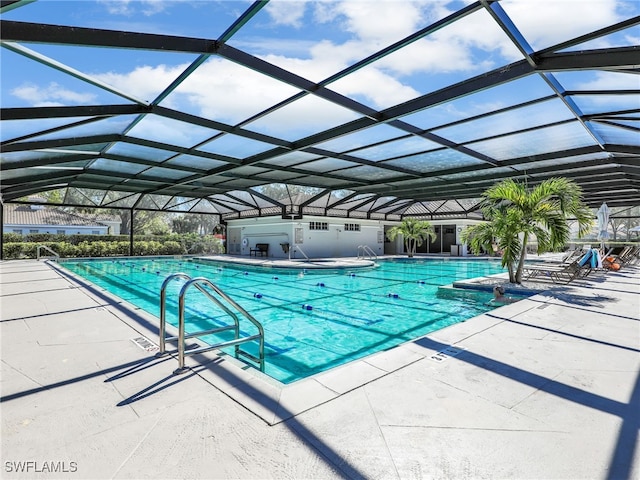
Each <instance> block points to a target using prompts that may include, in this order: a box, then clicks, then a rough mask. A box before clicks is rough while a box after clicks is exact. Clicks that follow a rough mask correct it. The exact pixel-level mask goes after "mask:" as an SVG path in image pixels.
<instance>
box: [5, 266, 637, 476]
mask: <svg viewBox="0 0 640 480" xmlns="http://www.w3.org/2000/svg"><path fill="white" fill-rule="evenodd" d="M0 274H1V278H0V286H1V290H0V299H1V302H2V303H1V309H0V311H1V330H0V333H1V335H2V340H1V342H2V343H1V346H2V352H1V358H2V370H1V374H2V383H1V385H2V399H1V403H0V409H1V410H0V413H1V416H2V453H1V457H2V467H1V468H2V478H16V479H17V478H83V479H84V478H123V479H129V478H225V479H228V478H241V479H263V478H275V479H280V478H292V479H302V478H313V479H316V478H323V479H324V478H383V479H387V478H390V479H393V478H402V479H412V478H450V479H459V478H505V479H507V478H508V479H514V478H517V479H520V478H557V479H567V478H572V479H596V478H598V479H599V478H602V479H604V478H607V479H617V478H620V479H627V478H640V444H639V442H638V429H639V427H640V376H639V372H640V269H639V268H638V267H637V266H629V267H625V268H624V269H623V270H621V271H619V272H611V273H607V274H593V275H590V276H589V277H587V279H584V280H582V279H581V280H579V281H578V280H576V281H574V282H572V283H571V284H569V285H568V286H566V287H563V288H553V289H551V290H549V291H547V292H545V293H544V294H540V295H536V296H534V297H531V298H528V299H526V300H522V301H520V302H518V303H515V304H511V305H507V306H504V307H501V308H499V309H496V310H493V311H491V312H488V313H486V314H484V315H481V316H479V317H475V318H473V319H470V320H468V321H466V322H463V323H460V324H457V325H454V326H451V327H448V328H446V329H443V330H440V331H437V332H434V333H432V334H429V335H427V336H426V337H423V338H421V339H418V340H415V341H413V342H409V343H406V344H404V345H401V346H400V347H397V348H395V349H392V350H389V351H387V352H382V353H380V354H377V355H373V356H371V357H367V358H366V359H364V360H363V361H360V362H357V363H356V364H355V365H348V366H345V367H344V368H342V367H341V368H337V369H335V370H333V371H330V372H327V373H326V374H322V375H319V376H316V377H312V378H311V379H308V381H303V382H297V383H294V384H292V385H290V386H284V387H282V386H280V385H278V384H277V383H276V382H272V381H269V380H265V379H263V378H261V377H260V375H256V374H254V373H253V372H252V371H249V370H247V369H246V368H245V369H242V368H239V367H238V366H237V365H235V364H234V362H233V361H229V360H226V359H224V358H220V357H216V356H215V355H214V354H208V355H203V356H201V357H199V358H193V357H190V358H189V359H188V363H187V365H189V366H191V367H192V370H191V371H190V372H188V373H186V374H184V375H180V376H174V375H172V373H171V372H172V371H173V369H174V368H175V367H176V366H177V362H176V360H175V359H173V358H171V357H166V358H160V359H156V358H155V357H154V350H153V349H154V345H152V344H151V343H149V342H145V341H144V339H147V340H148V341H150V342H153V343H157V322H155V321H154V319H153V318H151V317H149V316H147V315H145V314H143V313H142V312H140V311H139V310H135V309H132V308H130V307H129V306H128V304H126V303H124V302H122V301H119V300H117V299H115V298H113V297H110V296H109V295H106V294H104V292H102V291H100V290H97V289H95V288H92V287H91V286H89V285H83V284H81V283H78V282H77V281H75V280H74V279H72V278H67V277H65V276H64V275H61V274H60V273H59V272H58V271H57V270H56V269H55V266H50V265H49V264H47V263H45V262H37V261H33V260H25V261H5V262H0ZM136 339H137V340H138V341H137V342H136V341H134V340H136Z"/></svg>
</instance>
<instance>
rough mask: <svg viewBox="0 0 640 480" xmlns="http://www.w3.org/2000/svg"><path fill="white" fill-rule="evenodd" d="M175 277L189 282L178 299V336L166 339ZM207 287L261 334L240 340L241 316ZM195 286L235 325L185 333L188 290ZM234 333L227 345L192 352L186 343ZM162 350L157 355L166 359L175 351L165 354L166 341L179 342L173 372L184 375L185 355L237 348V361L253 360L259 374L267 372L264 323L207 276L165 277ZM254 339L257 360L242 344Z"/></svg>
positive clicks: (197, 349)
mask: <svg viewBox="0 0 640 480" xmlns="http://www.w3.org/2000/svg"><path fill="white" fill-rule="evenodd" d="M176 278H183V279H185V280H187V282H186V283H185V284H184V285H183V286H182V288H181V290H180V294H179V299H178V336H175V337H167V336H166V288H167V286H168V285H169V283H170V282H171V281H172V280H173V279H176ZM203 284H204V285H206V286H207V287H209V288H210V289H211V290H213V291H214V292H215V293H216V294H218V295H219V296H220V297H221V298H222V299H223V300H225V301H226V302H227V303H228V304H230V305H231V306H233V307H234V308H235V309H236V310H238V311H239V312H240V313H241V314H242V315H243V316H244V317H245V318H246V319H247V320H249V321H250V322H251V323H253V325H254V326H255V327H256V328H257V329H258V334H256V335H251V336H248V337H244V338H240V320H239V319H238V316H237V315H236V314H235V313H234V312H233V311H231V310H230V309H229V308H228V307H227V306H226V305H225V304H223V303H222V302H221V301H220V300H219V299H218V298H216V297H215V296H214V295H212V294H211V293H210V292H209V291H207V290H206V289H205V288H204V286H203ZM191 286H195V287H196V288H197V289H198V290H199V291H200V292H202V293H203V294H204V295H205V296H207V298H209V299H210V300H211V301H213V302H214V303H215V304H216V305H217V306H218V307H220V308H221V309H222V310H223V311H224V312H225V313H227V314H228V315H229V316H230V317H231V318H232V319H233V321H234V324H233V325H228V326H224V327H217V328H213V329H210V330H201V331H199V332H194V333H190V334H185V321H184V306H185V296H186V293H187V290H188V289H189V288H190V287H191ZM231 329H233V330H234V335H235V339H234V340H229V341H226V342H220V343H217V344H214V345H208V346H204V347H196V348H191V349H189V350H187V349H186V346H185V340H186V339H187V338H193V337H200V336H203V335H209V334H212V333H218V332H222V331H225V330H231ZM159 336H160V341H159V344H160V351H159V352H158V353H157V354H156V356H157V357H161V356H164V355H165V354H167V353H175V352H167V351H166V342H168V341H172V340H178V349H177V353H178V369H176V370H175V371H174V372H173V373H175V374H180V373H184V372H185V371H186V370H188V369H187V368H185V366H184V357H185V356H186V355H193V354H196V353H203V352H207V351H210V350H219V349H221V348H225V347H229V346H235V356H236V358H237V357H238V356H239V355H242V356H244V357H247V358H249V359H250V360H251V361H253V362H255V363H257V364H259V365H260V371H262V372H264V329H263V327H262V324H261V323H260V322H259V321H258V320H256V319H255V318H254V317H253V316H252V315H251V314H249V312H247V311H246V310H245V309H244V308H242V307H241V306H240V305H238V303H236V302H235V301H234V300H233V299H232V298H231V297H229V296H228V295H227V294H225V293H224V292H223V291H222V290H220V288H219V287H218V286H216V285H215V284H213V282H211V281H210V280H209V279H207V278H205V277H196V278H191V277H190V276H189V275H187V274H186V273H182V272H178V273H174V274H171V275H169V276H168V277H167V278H165V280H164V282H163V283H162V288H161V290H160V331H159ZM253 340H259V356H258V357H255V356H254V355H252V354H250V353H248V352H245V351H242V350H240V345H241V344H243V343H246V342H250V341H253Z"/></svg>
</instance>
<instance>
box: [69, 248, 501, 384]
mask: <svg viewBox="0 0 640 480" xmlns="http://www.w3.org/2000/svg"><path fill="white" fill-rule="evenodd" d="M62 265H63V266H64V267H65V268H67V269H68V270H70V271H72V272H73V273H75V274H76V275H78V276H81V277H84V278H86V279H87V280H89V281H90V282H92V283H93V284H95V285H98V286H100V287H103V288H105V289H106V290H107V291H109V292H110V293H112V294H114V295H117V296H118V297H120V298H122V299H124V300H126V301H128V302H130V303H131V304H133V305H135V306H137V307H139V308H142V309H143V310H145V311H146V312H148V313H150V314H152V315H155V316H159V311H160V306H159V297H160V288H161V286H162V282H163V281H164V279H165V278H166V277H167V276H169V275H170V274H172V273H176V272H184V273H187V274H188V275H190V276H191V277H206V278H207V279H209V280H211V281H212V282H213V283H214V284H216V285H217V286H218V287H219V288H220V289H222V290H223V291H224V292H225V293H226V294H227V295H229V296H230V297H232V298H233V299H234V300H235V301H236V302H237V303H238V304H239V305H240V306H242V307H243V308H244V309H245V310H246V311H248V312H249V313H250V314H251V315H252V316H253V317H255V318H256V319H257V320H258V321H259V322H261V323H262V325H263V327H264V331H265V356H266V367H265V373H266V374H267V375H269V376H271V377H273V378H275V379H277V380H279V381H281V382H283V383H290V382H294V381H296V380H299V379H301V378H305V377H308V376H310V375H313V374H316V373H318V372H322V371H325V370H328V369H330V368H332V367H335V366H338V365H342V364H344V363H347V362H350V361H352V360H355V359H358V358H362V357H364V356H367V355H370V354H372V353H375V352H378V351H381V350H386V349H389V348H391V347H394V346H396V345H399V344H401V343H404V342H406V341H409V340H412V339H415V338H417V337H420V336H423V335H425V334H427V333H430V332H433V331H435V330H439V329H441V328H443V327H446V326H449V325H452V324H455V323H458V322H461V321H464V320H466V319H468V318H471V317H474V316H476V315H480V314H481V313H483V312H486V311H488V310H491V309H492V308H493V307H490V306H487V305H486V303H487V302H488V301H489V300H490V299H491V293H490V292H487V293H486V294H480V295H474V296H471V297H469V296H465V297H463V298H460V299H456V298H439V297H438V295H437V292H438V287H439V286H441V285H447V284H451V283H453V282H454V281H458V280H464V279H469V278H474V277H479V276H485V275H491V274H495V273H500V272H503V269H502V268H501V267H500V264H499V263H498V262H490V261H473V260H472V261H467V260H435V259H397V260H382V261H379V262H378V266H376V267H375V268H369V269H357V270H352V271H348V270H344V271H340V270H331V271H327V270H314V271H311V270H307V271H298V270H291V269H275V268H262V267H248V266H241V265H232V264H229V263H224V262H210V261H206V260H197V259H193V260H192V259H169V258H139V259H138V258H134V259H121V260H111V259H109V260H72V261H64V262H63V263H62ZM183 284H184V281H183V280H176V281H175V282H171V283H170V285H169V287H168V289H167V321H168V322H169V323H170V324H172V325H174V326H175V325H177V317H178V315H177V311H178V306H177V298H178V293H179V290H180V288H181V287H182V285H183ZM185 305H186V308H185V320H186V330H187V332H189V331H199V330H208V329H211V328H215V327H216V326H220V325H226V324H228V323H229V321H228V316H226V315H225V314H224V313H223V312H222V311H220V310H219V309H218V308H217V307H216V306H215V305H214V304H213V303H212V302H211V301H210V300H208V299H207V298H206V297H205V296H204V295H203V294H202V293H200V292H198V291H197V290H196V289H191V290H189V291H188V293H187V296H186V302H185ZM241 330H242V331H243V333H245V334H246V335H252V334H255V333H256V328H255V327H254V326H253V325H252V324H251V323H250V322H248V321H246V323H241ZM225 339H229V337H224V336H221V337H214V336H213V335H210V336H208V337H202V338H201V340H204V341H208V342H209V343H210V344H215V343H218V342H220V341H221V340H225ZM243 349H245V350H247V351H249V352H251V353H253V354H257V344H256V345H255V346H254V345H253V344H246V345H244V346H243ZM229 353H231V350H230V351H229Z"/></svg>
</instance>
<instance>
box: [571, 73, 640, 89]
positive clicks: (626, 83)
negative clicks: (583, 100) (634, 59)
mask: <svg viewBox="0 0 640 480" xmlns="http://www.w3.org/2000/svg"><path fill="white" fill-rule="evenodd" d="M638 88H640V79H639V78H638V75H637V74H634V73H617V72H595V73H594V75H593V76H592V78H591V79H590V80H585V81H582V82H578V89H579V90H627V89H628V90H637V89H638Z"/></svg>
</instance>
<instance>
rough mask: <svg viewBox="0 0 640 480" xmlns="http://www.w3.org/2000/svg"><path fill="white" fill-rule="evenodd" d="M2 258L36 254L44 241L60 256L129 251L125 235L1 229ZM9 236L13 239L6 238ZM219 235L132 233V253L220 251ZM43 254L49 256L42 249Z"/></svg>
mask: <svg viewBox="0 0 640 480" xmlns="http://www.w3.org/2000/svg"><path fill="white" fill-rule="evenodd" d="M3 238H4V244H3V258H5V259H7V260H9V259H17V258H36V250H37V247H38V245H45V246H47V247H49V248H51V249H52V250H53V251H55V252H56V253H57V254H58V255H60V257H65V258H70V257H113V256H122V255H125V256H126V255H129V236H128V235H57V234H52V233H38V234H35V233H34V234H29V235H25V236H22V235H20V234H14V233H5V234H4V237H3ZM8 240H13V241H8ZM223 251H224V249H223V246H222V243H221V242H220V240H219V239H217V238H214V237H213V236H211V235H208V236H200V235H197V234H195V233H189V234H175V233H173V234H168V235H136V236H134V242H133V254H134V255H136V256H142V255H186V254H192V255H197V254H211V253H221V252H223ZM42 255H43V256H49V253H48V252H46V251H43V252H42Z"/></svg>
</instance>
